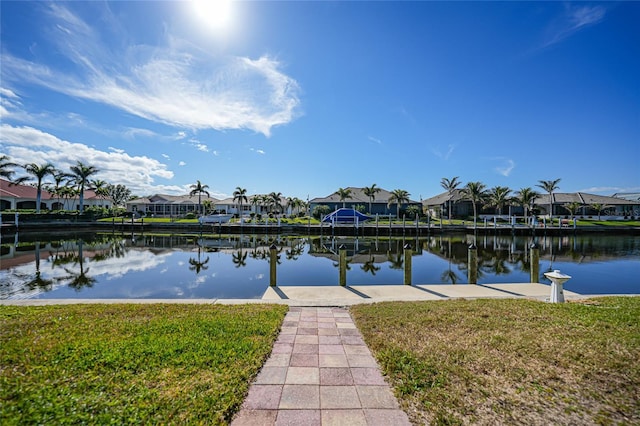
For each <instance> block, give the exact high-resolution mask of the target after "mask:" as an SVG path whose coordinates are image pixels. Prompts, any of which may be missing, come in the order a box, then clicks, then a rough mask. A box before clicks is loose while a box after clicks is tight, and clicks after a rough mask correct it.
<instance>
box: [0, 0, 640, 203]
mask: <svg viewBox="0 0 640 426" xmlns="http://www.w3.org/2000/svg"><path fill="white" fill-rule="evenodd" d="M208 4H210V5H212V4H215V5H218V6H219V7H217V8H216V7H206V5H204V6H203V5H202V4H201V3H200V2H189V1H183V2H171V1H164V2H127V1H118V2H95V1H91V2H80V1H74V2H69V3H64V2H55V3H34V2H10V1H2V3H0V8H1V24H2V26H1V30H0V31H1V33H0V35H1V41H2V43H1V55H2V56H1V72H2V80H1V82H0V95H1V97H2V102H1V104H0V114H1V118H2V123H1V124H0V126H1V128H0V131H1V134H0V137H1V140H0V143H1V147H0V148H1V149H0V151H1V152H2V153H3V154H6V155H9V156H10V157H11V159H12V160H13V161H16V162H19V163H27V162H29V163H31V162H36V163H39V164H40V163H45V162H47V161H49V162H52V163H53V164H54V165H56V166H58V167H60V168H61V169H68V167H69V166H71V165H73V164H75V162H76V161H82V162H84V163H87V164H91V165H94V166H96V167H97V168H98V169H99V170H100V173H99V174H98V175H96V178H99V179H103V180H106V181H108V182H110V183H114V184H118V183H122V184H125V185H127V186H128V187H129V188H131V189H132V191H133V193H134V194H136V195H150V194H153V193H168V194H180V193H185V192H188V188H189V185H191V184H193V183H195V181H196V180H200V181H202V183H203V184H207V185H209V188H210V193H211V195H212V196H216V197H219V198H221V197H224V196H227V195H229V194H231V193H232V192H233V190H234V189H235V188H236V187H237V186H240V187H243V188H246V189H247V190H248V192H249V193H250V194H254V193H268V192H272V191H276V192H282V193H283V195H285V196H297V197H299V198H302V199H306V198H307V196H309V197H310V198H314V197H321V196H326V195H329V194H331V193H333V192H334V191H335V190H337V189H338V188H339V187H347V186H357V187H362V186H368V185H371V184H373V183H376V184H377V185H378V186H379V187H382V188H385V189H387V190H393V189H404V190H407V191H408V192H409V193H410V194H411V198H412V199H414V200H419V199H420V197H422V198H428V197H431V196H434V195H436V194H438V193H440V192H442V188H441V187H440V180H441V179H442V178H443V177H448V178H451V177H454V176H459V177H460V180H461V181H462V182H463V183H466V182H468V181H482V182H483V183H485V184H486V185H487V187H492V186H496V185H502V186H509V187H510V188H512V189H514V190H517V189H520V188H523V187H527V186H531V187H535V184H536V183H537V181H538V180H542V179H543V180H550V179H557V178H561V179H562V180H561V182H560V191H561V192H573V191H584V192H591V193H596V194H605V195H607V194H612V193H614V192H627V191H636V192H637V191H640V160H639V159H640V77H639V76H640V29H639V27H638V22H640V2H620V3H614V2H603V3H592V2H358V1H352V2H340V1H325V2H295V1H288V2H270V1H263V2H250V1H240V2H233V1H232V2H225V1H222V0H217V1H216V2H209V3H208Z"/></svg>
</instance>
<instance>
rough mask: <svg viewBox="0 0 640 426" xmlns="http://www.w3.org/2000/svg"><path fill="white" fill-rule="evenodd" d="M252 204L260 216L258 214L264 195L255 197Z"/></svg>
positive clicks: (252, 198)
mask: <svg viewBox="0 0 640 426" xmlns="http://www.w3.org/2000/svg"><path fill="white" fill-rule="evenodd" d="M250 202H251V204H252V205H253V206H254V207H253V208H254V210H255V213H256V214H259V212H258V206H259V205H261V203H262V195H254V196H252V197H251V201H250Z"/></svg>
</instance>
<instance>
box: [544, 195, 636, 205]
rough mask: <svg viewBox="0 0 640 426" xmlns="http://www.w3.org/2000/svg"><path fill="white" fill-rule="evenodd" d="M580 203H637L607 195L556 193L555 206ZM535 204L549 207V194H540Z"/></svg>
mask: <svg viewBox="0 0 640 426" xmlns="http://www.w3.org/2000/svg"><path fill="white" fill-rule="evenodd" d="M569 203H578V204H582V205H587V206H588V205H591V204H602V205H617V206H624V205H626V206H633V205H636V204H638V203H637V202H634V201H630V200H625V199H623V198H616V197H609V196H606V195H596V194H587V193H586V192H554V193H553V204H569ZM534 204H538V205H548V204H549V194H540V195H538V198H536V200H535V202H534Z"/></svg>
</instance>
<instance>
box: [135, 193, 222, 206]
mask: <svg viewBox="0 0 640 426" xmlns="http://www.w3.org/2000/svg"><path fill="white" fill-rule="evenodd" d="M207 199H208V200H211V201H213V202H216V201H218V200H217V199H216V198H212V197H207V196H206V195H205V196H203V197H201V201H204V200H207ZM155 203H158V204H198V196H197V195H194V196H190V195H189V194H185V195H166V194H154V195H152V196H150V197H143V198H136V199H135V200H131V201H127V204H155Z"/></svg>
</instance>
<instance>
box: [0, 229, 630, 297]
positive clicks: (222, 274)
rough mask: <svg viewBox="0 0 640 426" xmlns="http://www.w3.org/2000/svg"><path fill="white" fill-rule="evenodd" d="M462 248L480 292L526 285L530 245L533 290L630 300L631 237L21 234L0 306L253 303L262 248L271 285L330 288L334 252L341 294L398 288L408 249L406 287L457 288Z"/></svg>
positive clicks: (334, 277) (11, 249) (462, 275)
mask: <svg viewBox="0 0 640 426" xmlns="http://www.w3.org/2000/svg"><path fill="white" fill-rule="evenodd" d="M471 243H475V244H476V245H477V248H478V251H477V253H478V267H477V278H478V283H480V284H483V283H497V282H528V281H529V280H530V277H529V271H530V269H531V253H530V245H531V244H532V243H536V244H537V245H538V246H539V248H540V277H539V280H538V281H539V282H546V281H545V280H546V279H545V278H544V276H543V273H544V272H547V271H550V270H553V269H561V270H562V271H563V272H564V273H567V274H569V275H572V276H573V277H574V278H573V279H572V280H570V281H569V282H568V283H567V285H566V287H567V288H568V289H570V290H573V291H578V292H586V293H612V292H615V293H640V288H639V287H640V285H638V283H637V281H638V280H637V276H640V237H631V236H603V235H587V236H562V237H540V238H538V239H536V240H534V239H532V238H524V237H515V236H500V235H495V236H491V235H484V236H481V237H479V238H476V237H474V236H472V235H448V236H440V235H439V236H432V237H427V238H416V239H403V238H399V239H389V238H385V239H382V238H371V239H370V238H359V239H354V238H345V237H335V238H332V237H301V236H276V235H235V236H229V237H220V236H202V235H134V234H129V235H124V234H87V235H80V236H71V237H67V236H51V237H48V238H47V237H42V236H40V235H38V236H37V237H36V236H22V235H21V236H19V238H16V239H15V240H12V242H11V243H3V244H1V245H0V248H1V257H0V260H1V267H0V299H14V298H35V297H56V298H61V297H83V298H84V297H86V298H116V297H125V298H131V297H133V298H156V297H157V298H196V297H197V298H213V297H229V298H258V297H260V296H261V295H262V293H263V292H264V290H265V289H266V287H267V286H268V282H267V281H268V280H265V275H266V276H267V277H268V271H269V263H270V262H271V260H270V259H271V256H270V248H271V247H272V246H275V250H276V258H275V259H276V264H277V268H278V284H279V285H337V282H338V271H337V269H338V267H339V251H340V248H341V247H343V248H344V249H345V250H346V255H347V271H348V274H347V283H348V284H349V285H356V284H372V285H376V284H401V283H402V282H403V269H404V266H405V263H406V259H405V256H406V254H405V251H404V246H405V245H406V244H410V245H411V247H412V258H413V261H412V264H413V268H412V269H413V280H412V281H413V282H414V283H418V284H423V283H429V284H437V283H442V284H461V283H466V282H467V277H468V269H469V268H468V247H469V245H470V244H471ZM327 261H329V262H327ZM329 265H331V266H329ZM612 276H613V277H616V278H617V279H616V280H611V277H612Z"/></svg>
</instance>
